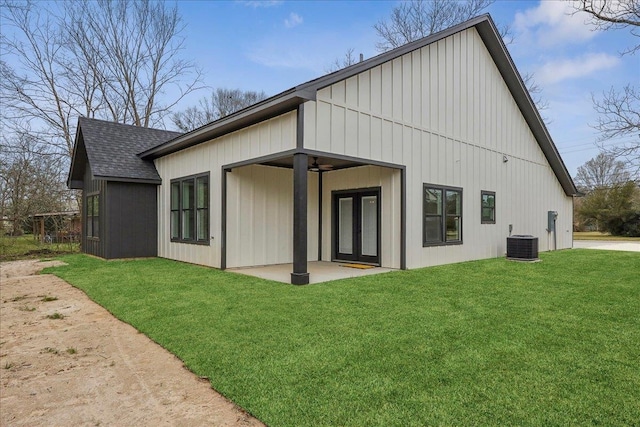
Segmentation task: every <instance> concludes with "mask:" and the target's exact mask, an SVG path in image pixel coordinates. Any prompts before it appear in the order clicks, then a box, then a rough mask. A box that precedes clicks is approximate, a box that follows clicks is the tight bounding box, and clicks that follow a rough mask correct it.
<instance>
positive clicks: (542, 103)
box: [373, 0, 549, 121]
mask: <svg viewBox="0 0 640 427" xmlns="http://www.w3.org/2000/svg"><path fill="white" fill-rule="evenodd" d="M494 2H495V0H466V1H450V0H410V1H406V2H402V3H400V4H399V5H398V6H396V7H394V8H393V10H392V11H391V16H390V17H389V19H388V20H386V21H380V22H378V23H377V24H375V25H374V26H373V28H374V29H375V30H376V32H377V33H378V36H379V37H380V38H381V41H380V42H378V43H377V44H376V48H377V49H378V50H379V51H381V52H385V51H387V50H390V49H394V48H396V47H398V46H402V45H404V44H406V43H410V42H412V41H415V40H418V39H420V38H422V37H426V36H428V35H431V34H433V33H436V32H438V31H441V30H444V29H446V28H449V27H452V26H454V25H456V24H459V23H461V22H464V21H466V20H469V19H471V18H473V17H475V16H477V15H479V14H480V13H482V12H483V11H484V10H486V9H487V8H488V7H489V6H491V5H492V4H493V3H494ZM500 36H501V37H502V39H503V41H504V43H505V44H506V45H509V44H511V43H512V42H513V36H512V33H511V29H510V28H509V26H503V27H501V28H500ZM522 79H523V81H524V83H525V86H526V87H527V90H528V91H529V94H530V95H531V98H532V99H533V101H534V103H535V104H536V107H537V108H538V110H540V111H542V110H545V109H547V108H548V107H549V104H548V102H547V101H546V100H545V99H544V98H543V97H542V95H541V94H542V88H541V87H540V86H539V85H538V84H537V83H536V81H535V79H534V76H533V74H532V73H526V74H525V75H524V76H523V77H522ZM545 121H546V118H545Z"/></svg>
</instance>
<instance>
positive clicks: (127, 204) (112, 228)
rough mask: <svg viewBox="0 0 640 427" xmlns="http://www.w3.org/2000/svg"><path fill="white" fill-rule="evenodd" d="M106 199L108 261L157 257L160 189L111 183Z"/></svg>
mask: <svg viewBox="0 0 640 427" xmlns="http://www.w3.org/2000/svg"><path fill="white" fill-rule="evenodd" d="M104 199H105V202H106V203H105V205H104V208H103V211H102V212H104V213H105V215H104V216H105V228H106V229H105V230H104V232H105V234H104V235H105V236H106V241H107V245H106V252H105V255H104V258H107V259H111V258H136V257H154V256H157V254H158V213H157V206H158V203H157V186H156V185H155V184H134V183H130V182H114V181H109V182H107V186H106V197H105V198H104ZM101 232H102V230H101Z"/></svg>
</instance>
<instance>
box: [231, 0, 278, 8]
mask: <svg viewBox="0 0 640 427" xmlns="http://www.w3.org/2000/svg"><path fill="white" fill-rule="evenodd" d="M238 1H239V2H240V3H242V4H243V5H245V6H248V7H253V8H258V7H273V6H279V5H281V4H282V2H283V0H238Z"/></svg>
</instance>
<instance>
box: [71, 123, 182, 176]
mask: <svg viewBox="0 0 640 427" xmlns="http://www.w3.org/2000/svg"><path fill="white" fill-rule="evenodd" d="M179 135H181V133H179V132H171V131H166V130H160V129H151V128H143V127H140V126H132V125H124V124H120V123H114V122H107V121H104V120H98V119H90V118H86V117H80V118H79V119H78V130H77V132H76V143H75V146H74V149H73V157H72V159H71V169H70V171H69V178H68V180H67V184H68V185H69V187H70V188H82V185H81V184H80V182H82V180H83V179H84V171H85V164H84V163H85V162H88V163H89V166H90V167H91V174H92V176H93V178H95V179H104V180H107V181H126V182H140V183H152V184H160V183H161V182H162V181H161V179H160V176H159V175H158V172H157V171H156V168H155V166H154V164H153V161H149V160H143V159H141V158H140V157H138V156H137V153H139V152H141V151H144V150H148V149H149V148H151V147H154V146H157V145H158V144H162V143H163V142H166V141H168V140H171V139H174V138H176V137H177V136H179Z"/></svg>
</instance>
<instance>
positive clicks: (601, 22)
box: [573, 0, 640, 55]
mask: <svg viewBox="0 0 640 427" xmlns="http://www.w3.org/2000/svg"><path fill="white" fill-rule="evenodd" d="M573 7H574V9H575V11H576V12H575V13H580V12H582V13H586V14H587V15H588V16H589V23H590V24H591V25H593V27H594V28H595V29H596V30H610V29H625V28H629V27H630V28H631V34H632V35H634V36H635V37H640V29H638V27H640V2H639V1H638V0H624V1H621V0H573ZM639 49H640V43H638V44H636V45H635V46H631V47H629V48H627V50H625V51H623V52H621V53H622V54H623V55H624V54H633V53H635V52H637V51H638V50H639Z"/></svg>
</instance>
